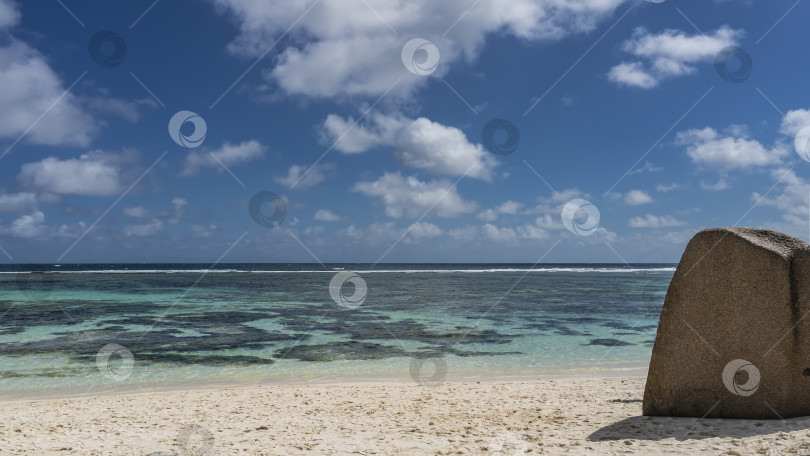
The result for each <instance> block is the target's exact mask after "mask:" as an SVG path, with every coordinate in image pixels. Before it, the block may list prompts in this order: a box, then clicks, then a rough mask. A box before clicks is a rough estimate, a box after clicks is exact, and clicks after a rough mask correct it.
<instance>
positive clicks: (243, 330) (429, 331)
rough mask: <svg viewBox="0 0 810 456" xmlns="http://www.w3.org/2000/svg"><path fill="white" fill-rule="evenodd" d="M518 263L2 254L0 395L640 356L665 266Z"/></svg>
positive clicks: (518, 367) (434, 377) (528, 368)
mask: <svg viewBox="0 0 810 456" xmlns="http://www.w3.org/2000/svg"><path fill="white" fill-rule="evenodd" d="M529 268H531V266H530V265H480V264H475V265H436V264H427V265H413V264H409V265H377V266H376V267H373V265H362V264H360V265H356V264H353V265H326V266H324V267H322V266H320V265H253V264H250V265H237V264H230V265H218V266H217V267H216V269H213V270H210V271H209V270H206V266H201V265H60V266H52V265H49V266H42V265H36V266H30V265H20V266H7V265H6V266H2V267H0V297H2V300H1V301H0V394H2V395H3V396H5V397H19V396H31V395H67V394H77V393H78V394H81V393H85V392H94V393H95V392H102V391H120V390H148V389H152V388H160V387H171V386H176V385H188V384H195V385H204V384H220V383H221V384H228V383H231V384H232V383H246V384H250V383H256V382H273V381H283V382H290V381H292V382H317V381H332V380H342V379H365V380H374V379H406V380H413V381H420V382H427V383H430V382H435V381H442V380H444V379H453V378H464V379H473V378H479V377H485V376H486V377H492V376H510V375H533V374H539V375H542V374H577V373H587V372H599V371H604V370H619V369H634V368H644V367H646V366H647V364H648V362H649V358H650V353H651V348H652V343H653V340H654V338H655V329H656V326H657V324H658V316H659V313H660V310H661V306H662V304H663V300H664V295H665V294H666V289H667V286H668V285H669V282H670V280H671V278H672V274H673V271H674V265H539V266H536V267H535V268H534V269H531V270H529ZM352 271H353V272H352ZM341 284H342V286H341ZM330 285H331V288H330Z"/></svg>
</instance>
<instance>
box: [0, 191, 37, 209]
mask: <svg viewBox="0 0 810 456" xmlns="http://www.w3.org/2000/svg"><path fill="white" fill-rule="evenodd" d="M36 207H37V196H36V194H34V193H31V192H20V193H4V194H2V195H0V214H19V213H23V212H31V211H32V210H34V209H36Z"/></svg>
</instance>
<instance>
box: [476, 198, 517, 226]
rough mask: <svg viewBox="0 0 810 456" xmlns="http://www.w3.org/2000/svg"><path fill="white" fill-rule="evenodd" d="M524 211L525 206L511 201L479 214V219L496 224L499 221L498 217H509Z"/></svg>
mask: <svg viewBox="0 0 810 456" xmlns="http://www.w3.org/2000/svg"><path fill="white" fill-rule="evenodd" d="M522 209H523V204H521V203H518V202H515V201H512V200H509V201H506V202H505V203H503V204H501V205H500V206H497V207H494V208H491V209H487V210H485V211H483V212H481V213H480V214H478V218H479V219H481V220H485V221H487V222H494V221H495V220H497V219H498V216H499V215H501V214H507V215H515V214H517V213H518V212H520V211H521V210H522Z"/></svg>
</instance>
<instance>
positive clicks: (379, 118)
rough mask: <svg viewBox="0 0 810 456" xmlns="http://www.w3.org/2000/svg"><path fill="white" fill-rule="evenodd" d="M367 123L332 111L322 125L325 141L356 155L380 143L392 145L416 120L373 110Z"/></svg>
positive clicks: (344, 151) (342, 150) (378, 145)
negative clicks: (400, 133)
mask: <svg viewBox="0 0 810 456" xmlns="http://www.w3.org/2000/svg"><path fill="white" fill-rule="evenodd" d="M367 119H368V120H366V121H365V122H362V123H361V122H357V121H356V120H354V119H353V118H351V117H349V118H343V117H340V116H339V115H337V114H329V115H328V116H326V120H325V121H324V122H323V125H322V126H321V134H322V139H323V142H324V143H329V144H330V145H331V144H334V145H335V149H337V150H339V151H341V152H343V153H346V154H356V153H360V152H365V151H367V150H369V149H373V148H375V147H380V146H391V145H393V144H394V142H395V140H396V137H397V135H398V134H399V132H400V131H401V130H402V128H403V127H405V125H408V124H409V123H411V122H412V120H410V119H407V118H405V117H402V116H400V115H385V114H380V113H376V112H374V113H371V114H369V115H368V116H367Z"/></svg>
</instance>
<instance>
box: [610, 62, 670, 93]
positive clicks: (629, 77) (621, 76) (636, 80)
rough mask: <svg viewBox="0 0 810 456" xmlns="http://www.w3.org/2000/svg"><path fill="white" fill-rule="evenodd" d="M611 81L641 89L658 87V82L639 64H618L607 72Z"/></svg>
mask: <svg viewBox="0 0 810 456" xmlns="http://www.w3.org/2000/svg"><path fill="white" fill-rule="evenodd" d="M608 79H610V80H611V81H613V82H615V83H618V84H623V85H628V86H633V87H640V88H642V89H651V88H653V87H655V86H657V85H658V80H657V79H655V77H653V75H651V74H649V73H648V72H647V70H645V69H644V66H643V65H642V64H641V62H629V63H620V64H618V65H616V66H614V67H613V68H611V69H610V71H609V72H608Z"/></svg>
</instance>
